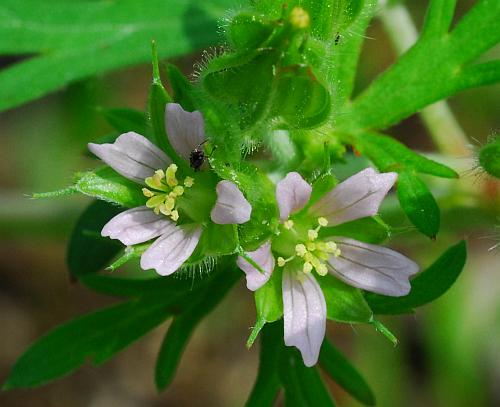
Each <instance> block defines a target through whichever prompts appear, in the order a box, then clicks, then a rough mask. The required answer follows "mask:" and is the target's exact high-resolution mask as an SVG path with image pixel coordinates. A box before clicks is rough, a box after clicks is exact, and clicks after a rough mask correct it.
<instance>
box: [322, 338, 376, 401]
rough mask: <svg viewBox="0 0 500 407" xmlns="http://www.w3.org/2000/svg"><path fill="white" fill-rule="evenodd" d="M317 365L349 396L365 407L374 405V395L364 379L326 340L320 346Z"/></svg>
mask: <svg viewBox="0 0 500 407" xmlns="http://www.w3.org/2000/svg"><path fill="white" fill-rule="evenodd" d="M319 363H320V364H321V367H322V368H323V369H324V370H325V371H326V372H327V373H328V375H329V376H330V377H331V378H332V379H333V380H335V382H337V384H338V385H339V386H341V387H342V388H343V389H344V390H345V391H347V392H348V393H349V394H350V395H351V396H353V397H354V398H356V399H357V400H358V401H360V402H361V403H363V404H365V405H367V406H374V405H375V395H374V394H373V392H372V390H371V389H370V386H368V384H367V383H366V381H365V379H363V377H362V376H361V375H360V374H359V373H358V371H357V370H356V368H355V367H354V366H353V365H352V364H351V362H349V360H348V359H347V358H346V357H345V356H344V355H342V353H340V352H339V351H338V350H337V348H335V347H334V346H333V344H332V343H331V342H330V341H329V340H328V339H326V338H325V340H324V341H323V345H322V346H321V352H320V354H319Z"/></svg>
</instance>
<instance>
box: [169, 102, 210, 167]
mask: <svg viewBox="0 0 500 407" xmlns="http://www.w3.org/2000/svg"><path fill="white" fill-rule="evenodd" d="M165 128H166V129H167V135H168V140H169V141H170V144H171V145H172V147H173V148H174V150H175V151H176V152H177V154H179V155H180V156H181V157H182V158H184V159H185V160H187V161H189V156H190V154H191V151H193V150H194V149H195V148H196V147H198V146H199V145H200V144H201V143H203V142H204V141H205V139H206V136H205V122H204V121H203V116H202V114H201V113H200V112H198V111H195V112H186V111H185V110H184V109H183V108H182V107H181V105H179V104H178V103H167V106H166V108H165Z"/></svg>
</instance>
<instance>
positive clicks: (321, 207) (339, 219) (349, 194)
mask: <svg viewBox="0 0 500 407" xmlns="http://www.w3.org/2000/svg"><path fill="white" fill-rule="evenodd" d="M397 177H398V175H397V174H396V173H395V172H387V173H383V174H379V173H377V172H375V171H374V170H373V169H372V168H366V169H364V170H363V171H360V172H358V173H357V174H354V175H353V176H352V177H349V178H347V179H346V180H345V181H343V182H341V183H340V184H339V185H337V186H336V187H335V188H333V189H332V190H331V191H330V192H328V193H327V194H326V195H325V196H323V197H322V198H321V199H320V200H319V201H318V202H316V203H315V204H314V205H313V206H312V207H311V209H310V213H311V214H314V215H316V216H323V217H325V218H326V219H327V220H328V223H329V225H330V226H333V225H338V224H340V223H344V222H348V221H351V220H355V219H359V218H364V217H366V216H373V215H376V214H377V212H378V208H379V206H380V204H381V203H382V200H383V199H384V197H385V196H386V195H387V192H389V190H390V189H391V187H392V186H393V185H394V183H395V182H396V179H397Z"/></svg>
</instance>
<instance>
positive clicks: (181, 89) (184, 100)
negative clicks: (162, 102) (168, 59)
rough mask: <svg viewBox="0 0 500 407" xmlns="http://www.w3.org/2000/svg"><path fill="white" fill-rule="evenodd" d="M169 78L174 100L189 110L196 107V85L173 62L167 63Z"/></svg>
mask: <svg viewBox="0 0 500 407" xmlns="http://www.w3.org/2000/svg"><path fill="white" fill-rule="evenodd" d="M167 79H168V82H169V84H170V86H171V87H172V91H173V96H172V97H173V99H174V102H176V103H179V104H180V105H181V106H182V108H183V109H184V110H186V111H188V112H192V111H194V110H196V109H195V103H194V95H193V91H194V87H193V85H192V84H191V83H190V82H189V81H188V80H187V79H186V78H185V77H184V75H183V74H182V72H181V71H180V70H179V69H178V68H177V67H176V66H175V65H173V64H167Z"/></svg>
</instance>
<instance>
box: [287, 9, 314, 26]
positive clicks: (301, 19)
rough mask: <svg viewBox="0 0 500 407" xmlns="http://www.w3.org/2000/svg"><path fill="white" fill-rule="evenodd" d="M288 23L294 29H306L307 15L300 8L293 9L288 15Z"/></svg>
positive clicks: (308, 20) (307, 23)
mask: <svg viewBox="0 0 500 407" xmlns="http://www.w3.org/2000/svg"><path fill="white" fill-rule="evenodd" d="M290 22H291V23H292V25H294V26H295V27H296V28H306V27H308V26H309V22H310V19H309V13H308V12H307V11H305V10H304V9H303V8H302V7H294V8H293V9H292V12H291V13H290Z"/></svg>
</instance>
